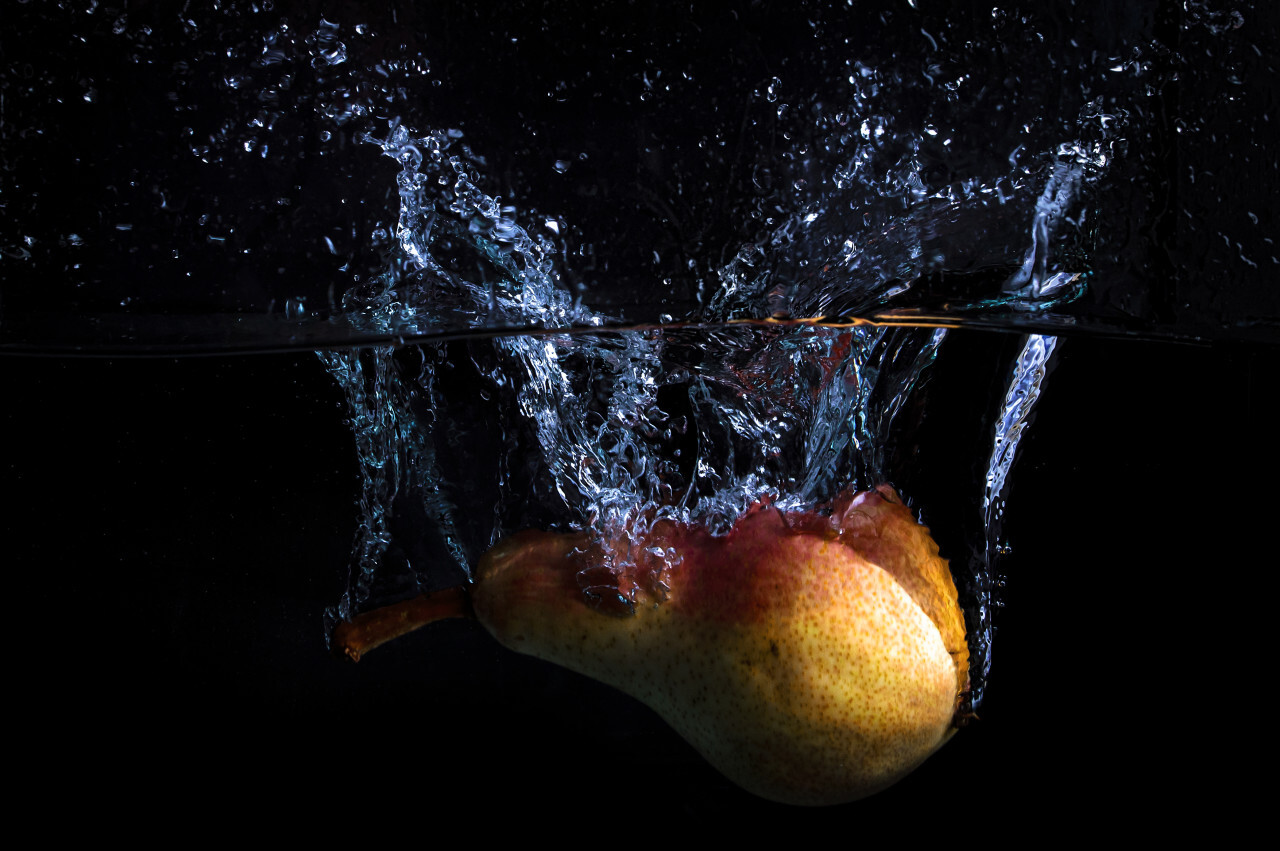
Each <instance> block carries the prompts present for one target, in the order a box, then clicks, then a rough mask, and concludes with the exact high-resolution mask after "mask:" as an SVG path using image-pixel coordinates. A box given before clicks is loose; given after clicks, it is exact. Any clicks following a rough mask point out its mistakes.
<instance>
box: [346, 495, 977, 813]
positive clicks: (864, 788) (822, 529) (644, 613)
mask: <svg viewBox="0 0 1280 851" xmlns="http://www.w3.org/2000/svg"><path fill="white" fill-rule="evenodd" d="M827 509H829V510H823V511H802V512H786V511H782V510H780V509H779V508H777V507H776V506H774V505H772V504H770V503H769V502H768V501H761V502H758V503H756V504H755V505H754V506H752V507H751V508H750V509H749V510H748V511H746V512H745V513H744V514H743V515H742V516H741V517H740V518H739V519H738V521H737V522H736V523H735V524H734V525H733V527H732V528H731V529H730V530H729V531H728V532H727V533H726V534H724V535H719V536H717V535H712V534H710V533H709V532H707V531H706V530H705V529H702V528H700V527H697V526H694V525H689V524H683V523H677V522H674V521H671V520H666V519H663V520H658V521H657V522H654V523H652V524H651V525H650V526H648V528H647V530H645V531H644V532H642V533H641V535H640V537H639V538H638V539H636V540H628V541H625V542H624V541H603V542H601V541H593V540H592V539H591V537H590V535H589V534H588V533H585V532H580V533H573V534H555V533H548V532H539V531H524V532H520V533H518V534H515V535H512V536H510V537H509V538H507V539H505V540H503V541H501V542H500V543H498V544H497V545H496V546H494V547H493V548H492V549H491V550H490V551H489V552H487V553H486V554H485V555H484V557H483V558H482V559H481V561H480V564H479V566H478V568H477V570H476V572H475V577H474V582H473V583H472V584H471V585H470V586H468V587H465V588H451V589H445V590H444V591H439V592H433V593H431V594H427V595H422V596H420V597H417V598H415V599H413V600H408V601H405V602H403V603H398V604H395V605H393V606H388V607H386V608H383V609H377V610H374V611H372V612H368V613H365V614H362V615H359V616H357V617H356V618H354V619H353V620H351V621H349V622H346V623H342V624H339V626H338V627H337V629H336V630H335V631H334V635H333V646H334V648H335V650H337V651H339V652H341V653H343V654H344V655H346V656H347V657H348V658H351V659H353V660H358V659H359V658H360V656H361V655H362V654H363V653H365V652H368V651H369V650H371V649H372V648H374V647H376V646H378V645H379V644H382V643H384V642H386V641H388V640H391V639H392V638H394V637H395V636H397V635H401V634H404V633H405V632H408V631H410V630H413V629H416V628H418V627H419V626H422V625H424V624H426V623H430V622H432V621H435V620H440V619H442V618H449V617H473V618H474V619H475V620H477V621H478V622H479V623H480V624H481V625H482V626H483V627H484V628H485V629H486V630H488V631H489V632H490V633H491V634H492V635H493V636H494V637H495V638H496V639H497V640H498V641H499V642H500V643H502V644H503V645H505V646H506V647H508V648H510V649H512V650H515V651H517V652H520V653H526V654H529V655H532V656H537V657H539V658H542V659H546V660H548V661H551V662H555V663H557V664H560V665H563V666H564V667H566V668H569V669H571V670H574V671H577V672H579V673H582V674H585V675H586V676H589V677H592V678H594V679H597V680H599V681H601V682H604V683H608V684H609V685H612V686H614V687H616V688H618V689H619V690H621V691H623V692H625V693H627V694H629V695H631V696H633V697H635V698H636V699H638V700H640V701H642V702H644V703H646V704H648V705H649V706H650V707H651V708H652V709H654V710H655V711H656V712H657V713H658V714H659V715H660V716H661V717H662V718H663V719H664V720H665V721H666V722H667V723H668V724H670V725H671V726H672V727H673V728H674V729H675V730H676V731H677V732H678V733H679V734H680V735H681V736H682V737H684V738H685V739H686V740H687V741H688V742H689V743H690V744H691V745H693V747H694V748H695V749H697V750H698V751H699V752H700V753H701V754H702V755H703V756H704V757H705V758H706V759H707V760H708V761H709V762H710V763H711V764H712V765H713V766H715V768H716V769H718V770H719V771H720V772H722V773H723V774H724V775H725V776H726V777H728V778H729V779H730V780H732V781H733V782H734V783H736V784H738V785H739V786H741V787H742V788H744V789H746V790H748V791H750V792H752V793H755V794H757V795H759V796H761V797H764V798H768V799H771V800H775V801H781V802H785V803H791V804H802V805H826V804H838V803H844V802H847V801H852V800H856V799H858V798H862V797H865V796H867V795H870V794H872V793H875V792H877V791H879V790H881V789H884V788H885V787H887V786H889V785H891V784H893V783H894V782H896V781H897V780H899V779H901V778H902V777H904V776H905V775H906V774H907V773H909V772H910V771H912V770H913V769H914V768H916V767H917V766H918V765H920V764H921V763H922V762H923V761H924V760H925V759H926V758H928V757H929V755H931V754H932V753H934V752H935V751H936V750H937V749H938V748H939V747H941V746H942V745H943V744H944V743H945V742H946V741H947V740H948V739H950V738H951V736H952V735H953V734H954V732H955V730H956V728H957V726H959V724H960V723H961V722H962V721H963V720H964V718H965V717H966V713H965V712H964V711H963V708H964V705H965V699H966V697H967V692H968V687H969V686H968V679H969V650H968V645H967V644H966V641H965V629H964V616H963V612H962V611H961V608H960V605H959V602H958V599H957V596H958V595H957V592H956V586H955V583H954V581H953V580H952V577H951V573H950V570H949V569H948V565H947V562H946V561H945V560H944V559H942V558H941V557H940V556H939V553H938V546H937V544H936V543H935V542H934V541H933V539H932V537H931V536H930V534H929V530H928V529H926V528H925V527H924V526H922V525H921V524H920V523H918V522H917V521H916V518H915V516H914V515H913V514H912V513H911V511H910V509H908V508H907V507H906V506H905V505H903V504H902V501H901V500H900V499H899V498H898V496H897V494H896V493H895V492H894V490H893V489H892V488H891V487H889V486H887V485H881V486H879V487H877V488H875V489H873V490H869V491H863V492H860V493H853V492H846V493H844V494H842V495H841V496H839V497H837V498H836V499H835V500H833V501H832V503H831V504H830V505H829V506H827Z"/></svg>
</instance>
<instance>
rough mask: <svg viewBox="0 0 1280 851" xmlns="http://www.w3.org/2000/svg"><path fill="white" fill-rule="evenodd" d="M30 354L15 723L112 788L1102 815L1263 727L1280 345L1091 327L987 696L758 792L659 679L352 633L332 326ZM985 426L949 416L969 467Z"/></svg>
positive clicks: (466, 641) (1046, 423)
mask: <svg viewBox="0 0 1280 851" xmlns="http://www.w3.org/2000/svg"><path fill="white" fill-rule="evenodd" d="M960 345H961V346H971V347H973V348H974V349H975V350H979V351H975V352H973V353H971V354H985V352H983V351H981V350H982V349H983V348H984V347H985V346H987V345H989V341H987V340H985V339H976V340H972V341H969V340H967V338H965V339H962V340H961V341H960ZM953 354H954V356H955V359H954V360H953V361H952V362H953V363H955V362H957V361H959V360H963V357H962V355H963V354H964V353H963V352H960V351H956V352H954V353H953ZM18 363H20V364H21V365H22V369H20V370H11V371H9V372H8V373H7V377H6V380H5V386H6V388H7V393H8V398H9V400H10V404H8V405H6V406H5V408H4V411H3V423H4V429H3V430H4V434H5V440H6V444H7V446H8V449H7V450H6V453H5V456H6V457H5V468H4V469H5V473H4V479H5V482H6V490H7V492H8V493H9V494H10V495H11V497H16V498H15V499H11V501H10V503H9V507H8V508H7V509H6V511H5V512H4V515H3V516H4V526H3V529H4V531H3V535H4V541H5V545H4V550H5V564H6V566H7V567H8V568H9V573H8V575H9V577H10V580H11V582H10V586H9V587H10V589H11V590H10V597H9V600H10V606H9V610H10V621H9V626H10V631H9V634H10V636H11V637H12V638H14V643H13V644H11V647H10V678H9V683H10V686H9V688H10V695H11V711H15V712H16V715H17V718H16V720H15V719H12V716H11V722H10V723H11V728H12V729H14V730H15V731H17V730H21V731H22V734H23V735H25V736H27V737H29V738H30V739H31V740H32V741H34V742H37V743H38V747H37V748H36V750H35V752H34V753H33V754H32V755H31V756H29V757H28V758H27V759H25V760H24V761H23V762H22V763H21V764H22V770H23V771H24V774H25V776H27V777H28V778H29V782H33V783H36V784H37V785H40V784H51V783H58V784H62V783H67V782H71V783H72V784H73V785H75V786H76V787H77V788H79V789H81V790H82V791H86V792H87V791H90V790H98V791H97V792H96V794H104V795H106V794H108V793H107V792H101V791H100V790H101V789H102V786H103V784H109V783H110V782H111V781H112V778H113V777H114V775H115V772H116V771H117V768H118V766H121V765H130V766H134V767H136V769H137V770H139V771H141V772H143V773H144V774H147V775H151V776H152V777H155V778H159V777H165V778H172V779H173V781H174V782H175V783H181V784H182V789H183V790H190V793H191V794H197V795H200V796H204V799H205V800H215V799H217V798H218V796H219V795H221V794H224V793H225V791H226V789H225V786H224V785H223V783H222V781H220V780H216V779H214V778H213V777H212V776H211V775H210V772H214V771H229V772H232V773H242V772H250V773H254V774H263V773H267V774H269V775H270V776H271V777H273V778H274V777H279V778H281V780H282V782H284V783H287V784H289V786H290V787H291V788H300V789H310V790H312V793H313V794H317V795H319V794H321V791H320V790H319V789H317V786H323V787H326V788H327V785H328V784H329V782H330V780H331V778H340V777H342V776H343V775H345V774H348V773H349V772H354V771H356V770H357V769H358V770H361V771H364V770H366V769H371V770H388V771H398V770H399V769H398V768H396V766H399V765H400V764H401V763H402V760H403V759H404V758H411V759H413V760H414V761H415V763H416V764H417V765H418V766H419V768H418V769H416V777H415V779H409V778H405V779H404V780H399V781H393V782H392V783H391V784H390V786H389V787H388V788H387V789H386V791H385V792H384V791H378V792H372V793H369V794H370V796H371V797H370V800H372V801H375V802H378V801H382V800H383V799H384V798H385V799H386V800H387V801H389V802H392V801H398V802H401V804H402V805H403V804H405V803H408V801H406V798H407V799H409V801H411V802H412V805H413V806H414V807H418V808H420V810H419V811H420V812H421V813H423V814H424V817H428V816H429V815H430V814H431V813H434V812H437V810H436V809H435V807H436V806H437V805H439V806H445V807H446V808H447V809H448V811H449V812H454V813H467V814H469V815H470V816H473V817H484V816H486V815H487V814H490V813H493V812H496V811H502V812H520V813H524V812H531V811H540V812H542V813H544V814H546V813H550V812H559V811H561V810H560V808H562V807H566V806H572V807H573V808H582V809H581V810H579V811H586V810H590V811H593V812H594V811H595V808H596V807H597V806H598V805H597V804H591V803H588V802H591V801H597V800H598V799H599V796H600V795H602V794H603V795H605V796H606V797H611V796H615V795H616V796H620V797H628V796H631V795H643V797H644V798H645V800H646V801H650V800H651V801H652V802H653V803H652V804H651V805H652V806H653V807H655V808H658V809H660V810H661V811H662V812H663V813H664V814H666V815H664V818H667V817H669V818H671V819H674V820H679V819H681V818H682V817H683V815H684V814H687V813H694V814H698V815H700V816H703V817H713V816H723V817H726V818H729V819H732V820H733V821H732V822H731V823H733V824H737V823H740V820H741V819H768V820H770V821H772V820H783V821H793V822H796V823H814V824H819V823H839V822H841V820H847V819H849V818H856V819H858V820H859V821H860V822H862V823H863V824H866V825H883V824H884V823H885V822H886V821H887V820H889V819H892V818H898V817H900V816H902V815H904V814H909V813H911V812H913V811H915V810H916V809H917V808H919V807H921V806H928V807H931V808H932V807H943V808H950V809H951V811H953V812H956V813H958V814H961V815H962V817H964V818H968V819H972V820H974V821H975V822H976V823H978V824H985V825H987V827H986V828H984V829H987V830H991V831H993V832H997V833H998V832H999V831H1000V830H1002V828H1000V827H999V825H1000V824H1003V823H1004V821H1003V820H1004V819H1005V815H1004V814H1005V813H1006V812H1007V809H1008V808H1011V807H1016V808H1018V809H1019V810H1027V811H1029V812H1032V813H1035V814H1037V815H1038V816H1042V817H1044V818H1051V819H1058V820H1065V821H1067V822H1069V823H1070V824H1074V825H1079V826H1087V825H1089V824H1097V821H1096V820H1097V819H1099V818H1101V816H1102V814H1103V813H1106V812H1116V813H1128V814H1130V815H1136V816H1139V817H1144V818H1145V817H1154V815H1155V814H1156V813H1157V812H1159V811H1161V810H1163V808H1164V807H1166V806H1180V807H1185V808H1192V809H1191V812H1192V815H1195V814H1196V813H1200V812H1202V810H1201V809H1198V808H1202V807H1206V806H1211V807H1220V806H1223V805H1226V804H1228V803H1230V802H1229V801H1228V800H1226V799H1224V798H1223V797H1221V794H1222V793H1223V792H1224V790H1225V791H1226V792H1227V793H1229V794H1230V792H1231V790H1232V789H1235V788H1236V784H1237V781H1236V780H1235V778H1234V776H1233V774H1232V772H1234V771H1235V768H1233V766H1234V765H1236V764H1237V763H1238V761H1239V759H1240V758H1241V757H1239V756H1238V753H1239V752H1247V749H1248V748H1250V747H1252V745H1251V744H1250V743H1251V741H1252V737H1253V733H1252V732H1251V729H1252V727H1251V724H1249V723H1245V722H1243V721H1240V722H1239V723H1237V721H1238V720H1239V719H1240V718H1241V713H1244V715H1245V716H1251V715H1252V714H1253V713H1254V712H1255V711H1256V710H1255V709H1252V708H1250V707H1253V706H1255V705H1256V701H1257V700H1258V697H1257V695H1256V693H1255V691H1254V685H1253V684H1254V683H1255V682H1256V681H1257V678H1258V676H1259V670H1258V668H1257V665H1258V664H1259V662H1258V659H1259V656H1260V655H1261V654H1264V653H1265V651H1264V650H1263V649H1262V648H1264V647H1265V646H1266V639H1267V635H1266V630H1267V628H1268V627H1267V623H1268V621H1267V603H1266V599H1265V594H1264V590H1263V589H1265V587H1266V586H1265V576H1264V575H1263V574H1264V573H1265V563H1263V562H1259V561H1258V556H1257V555H1256V551H1255V553H1254V554H1253V555H1248V554H1249V553H1250V552H1251V550H1252V547H1253V546H1254V545H1257V546H1259V547H1261V548H1262V549H1263V550H1264V551H1266V550H1269V549H1271V547H1270V545H1269V544H1268V543H1267V540H1268V537H1267V532H1266V528H1267V523H1268V520H1267V518H1268V517H1269V506H1273V505H1274V499H1273V498H1272V497H1271V496H1270V492H1271V487H1272V483H1273V482H1274V481H1275V479H1276V474H1277V472H1278V471H1280V467H1278V465H1277V464H1276V459H1275V455H1274V451H1273V450H1272V449H1269V448H1268V446H1269V443H1270V441H1269V438H1268V435H1269V434H1270V430H1271V429H1270V421H1269V407H1270V406H1269V403H1268V397H1269V395H1270V391H1269V389H1268V388H1269V387H1270V386H1271V384H1272V382H1273V379H1274V375H1275V369H1276V368H1277V366H1280V364H1277V359H1276V353H1275V351H1274V350H1248V349H1242V348H1232V347H1219V348H1207V349H1206V348H1188V347H1181V346H1170V345H1152V344H1140V343H1132V342H1123V341H1093V340H1085V341H1080V342H1077V343H1073V344H1072V345H1070V346H1067V347H1066V348H1064V350H1063V352H1062V354H1061V359H1060V362H1059V365H1058V367H1057V369H1056V370H1055V371H1054V372H1053V373H1052V375H1051V376H1050V379H1049V387H1048V389H1047V391H1046V394H1045V397H1044V399H1043V401H1042V406H1041V409H1040V413H1039V417H1038V419H1037V422H1036V424H1035V426H1034V427H1033V429H1032V431H1031V433H1030V435H1029V436H1028V438H1027V442H1026V444H1025V446H1024V454H1023V457H1022V459H1021V461H1020V463H1019V465H1018V467H1017V468H1016V471H1015V476H1014V480H1013V485H1012V493H1011V500H1010V516H1009V518H1008V523H1007V530H1008V534H1009V540H1010V541H1011V543H1012V546H1013V552H1012V554H1011V555H1010V556H1009V558H1008V560H1007V562H1006V564H1005V567H1004V574H1005V577H1006V580H1007V584H1006V587H1005V588H1004V589H1003V592H1002V596H1003V598H1004V600H1005V603H1006V606H1005V607H1004V609H1003V610H1001V612H1000V613H999V616H998V618H997V625H998V628H999V631H998V633H997V637H996V644H995V656H994V663H995V664H994V667H993V674H992V679H991V684H990V688H989V692H988V696H987V700H986V704H985V707H984V709H983V712H982V721H981V723H979V724H976V725H974V726H972V727H970V728H968V729H966V730H964V731H962V733H961V734H960V735H958V736H957V737H956V739H955V740H953V741H952V742H951V743H949V744H948V745H947V746H946V747H945V748H944V749H943V750H942V751H941V752H940V753H939V754H937V755H936V756H935V757H934V758H933V759H931V760H930V761H929V762H928V763H927V764H926V765H925V766H924V767H923V768H921V769H920V770H919V771H917V772H916V773H915V774H914V775H912V776H911V777H909V778H908V779H907V780H905V781H903V782H902V783H901V784H900V785H899V786H897V787H895V788H893V789H891V790H889V791H888V792H886V793H884V794H883V795H881V796H879V797H878V798H876V799H874V800H872V801H870V802H868V803H866V804H865V805H855V810H853V811H850V810H848V809H846V808H838V809H836V810H832V811H828V812H822V813H807V812H806V813H799V812H793V811H787V810H782V809H779V808H776V807H773V806H770V805H767V804H762V803H760V802H759V801H756V800H754V799H752V798H750V797H749V796H746V795H745V794H743V793H741V792H739V791H738V790H736V789H734V788H733V787H731V786H729V785H728V784H727V783H725V782H724V781H723V780H722V779H720V778H719V777H717V776H716V775H715V774H714V773H713V772H711V771H710V769H708V768H707V767H706V766H705V765H703V764H702V762H701V761H700V759H699V758H698V757H697V756H696V755H695V754H693V753H692V752H691V751H690V750H689V749H688V748H687V747H685V746H684V745H683V744H682V743H681V742H680V741H679V740H678V739H677V738H676V737H675V736H674V735H673V734H672V733H670V732H669V731H668V730H667V729H666V727H665V725H663V724H662V723H661V722H659V721H658V720H657V719H656V718H655V717H654V716H652V715H651V714H650V713H648V712H647V711H646V710H644V709H642V708H639V707H637V706H636V705H634V704H633V703H631V702H630V701H628V700H626V699H624V698H621V697H619V696H618V695H616V694H614V693H612V692H611V691H610V690H608V689H606V688H604V687H601V686H599V685H597V684H595V683H593V682H591V681H588V680H585V679H582V678H580V677H576V676H573V675H571V674H568V673H565V672H563V671H560V670H557V669H555V668H553V667H551V666H548V665H545V664H542V663H540V662H538V661H536V660H530V659H526V658H522V657H518V656H515V655H512V654H509V653H506V652H504V651H503V650H501V649H500V648H498V647H497V645H495V644H494V643H493V642H491V641H490V640H489V639H488V638H487V637H486V636H485V635H483V634H482V633H481V632H480V631H479V630H477V629H475V628H473V627H471V626H469V625H466V624H461V623H457V624H441V625H438V626H437V627H436V628H434V629H432V630H429V631H426V632H423V633H420V634H417V635H414V636H411V637H409V638H407V639H405V640H404V641H403V643H402V645H401V646H400V647H397V648H388V649H385V650H383V651H380V652H379V653H375V654H372V655H371V656H369V657H368V658H367V659H366V660H365V661H364V662H362V663H361V664H360V665H359V666H355V667H352V666H346V665H342V664H338V663H337V662H335V661H333V660H331V659H330V658H329V657H328V656H327V654H326V652H325V649H324V641H323V635H322V633H321V630H320V629H319V624H320V622H321V613H322V610H323V609H324V608H325V607H326V606H329V605H332V604H333V602H334V600H335V598H336V595H337V594H338V593H339V592H340V590H341V583H340V577H341V575H342V572H343V570H344V568H345V566H346V563H347V558H348V547H349V544H350V540H351V536H352V534H353V533H354V527H355V521H356V514H357V512H356V511H355V509H354V506H353V504H352V500H353V496H354V494H355V493H356V490H357V480H358V473H357V469H356V466H355V462H354V458H353V452H352V449H351V445H350V436H349V434H348V432H347V431H346V428H345V426H344V425H343V417H342V411H341V407H340V406H341V398H340V394H339V392H338V391H337V389H336V388H335V387H334V386H333V384H332V383H331V382H330V381H329V379H328V378H327V376H325V375H324V374H323V372H322V370H321V369H320V366H319V364H318V363H317V362H315V361H314V359H312V358H310V357H300V356H283V355H277V356H270V357H260V358H244V359H232V360H210V359H200V360H185V361H173V360H155V361H139V360H128V361H109V360H103V361H83V360H82V361H54V360H22V361H20V362H18ZM971 439H972V435H966V434H959V435H955V436H954V442H955V444H958V445H954V446H947V447H940V448H939V454H940V456H941V459H942V460H941V463H944V464H947V465H949V466H950V467H951V468H953V469H952V472H954V473H955V474H957V475H962V474H963V473H964V470H963V468H964V467H965V466H966V465H968V464H970V463H971V462H972V456H971V455H970V454H968V453H967V451H966V444H967V443H968V441H969V440H971ZM955 468H960V469H955ZM1259 583H1262V584H1259ZM69 761H70V762H74V763H75V764H76V765H77V766H78V768H77V770H76V775H75V779H74V780H72V781H67V779H66V777H65V775H64V773H63V772H64V766H65V765H66V764H67V763H68V762H69ZM1207 771H1216V772H1221V773H1220V774H1216V775H1214V776H1216V777H1218V780H1217V781H1216V782H1215V785H1216V786H1217V788H1216V789H1211V788H1208V786H1207V785H1206V781H1204V780H1202V779H1201V778H1203V777H1204V776H1205V775H1204V772H1207ZM320 778H323V780H321V779H320ZM333 782H338V781H337V780H336V779H335V780H334V781H333ZM251 783H252V781H251ZM164 785H165V786H166V787H168V786H169V785H170V784H169V783H168V782H166V783H165V784H164ZM378 785H381V784H378ZM144 786H148V787H149V788H150V794H151V795H153V796H159V797H158V798H156V799H157V800H163V799H164V798H165V797H166V795H167V794H168V793H166V792H165V790H163V789H157V788H156V787H155V786H154V785H151V784H148V783H146V782H145V781H144ZM601 790H607V791H606V792H601ZM1137 790H1141V794H1142V795H1143V796H1152V797H1143V798H1141V799H1140V798H1139V792H1138V791H1137ZM169 791H170V792H172V790H171V789H170V790H169ZM183 794H184V795H185V794H186V792H185V791H184V793H183ZM324 794H328V793H327V792H325V793H324ZM1028 808H1030V809H1029V810H1028ZM584 817H585V816H584Z"/></svg>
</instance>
